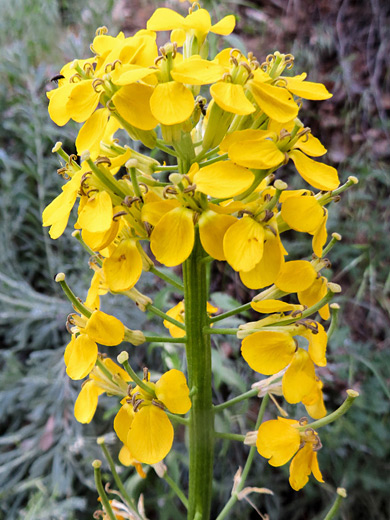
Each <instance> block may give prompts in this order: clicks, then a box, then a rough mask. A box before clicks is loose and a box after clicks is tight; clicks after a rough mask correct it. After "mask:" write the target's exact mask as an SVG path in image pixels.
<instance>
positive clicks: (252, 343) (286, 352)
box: [241, 330, 296, 375]
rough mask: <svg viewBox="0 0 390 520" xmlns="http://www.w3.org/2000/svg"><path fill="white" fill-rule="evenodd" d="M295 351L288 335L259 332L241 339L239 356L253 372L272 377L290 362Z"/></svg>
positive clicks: (294, 346)
mask: <svg viewBox="0 0 390 520" xmlns="http://www.w3.org/2000/svg"><path fill="white" fill-rule="evenodd" d="M295 349H296V345H295V342H294V340H293V338H292V337H291V336H290V334H286V333H285V332H277V331H266V330H261V331H259V332H254V333H253V334H251V335H250V336H247V337H246V338H244V339H243V341H242V345H241V354H242V356H243V358H244V359H245V361H246V362H247V363H248V365H249V366H250V367H251V368H252V369H253V370H256V372H260V374H265V375H272V374H276V373H277V372H279V371H280V370H282V369H283V368H285V367H286V366H287V365H288V364H289V363H290V362H291V359H292V357H293V356H294V352H295Z"/></svg>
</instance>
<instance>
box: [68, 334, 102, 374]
mask: <svg viewBox="0 0 390 520" xmlns="http://www.w3.org/2000/svg"><path fill="white" fill-rule="evenodd" d="M97 355H98V347H97V345H96V343H95V342H94V341H92V339H90V338H89V337H88V336H87V335H86V334H80V335H79V336H77V337H75V336H73V337H72V341H71V342H70V343H69V344H68V346H67V347H66V350H65V354H64V359H65V364H66V373H67V374H68V376H69V377H70V378H71V379H83V378H84V377H85V376H87V375H88V374H89V373H90V371H91V370H92V369H93V367H94V366H95V363H96V358H97Z"/></svg>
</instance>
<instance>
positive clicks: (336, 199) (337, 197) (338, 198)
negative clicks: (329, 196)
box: [333, 195, 341, 202]
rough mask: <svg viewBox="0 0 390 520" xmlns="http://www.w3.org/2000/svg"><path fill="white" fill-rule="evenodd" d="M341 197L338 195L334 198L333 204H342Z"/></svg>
mask: <svg viewBox="0 0 390 520" xmlns="http://www.w3.org/2000/svg"><path fill="white" fill-rule="evenodd" d="M340 200H341V197H340V195H336V197H333V202H340Z"/></svg>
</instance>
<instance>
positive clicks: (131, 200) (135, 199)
mask: <svg viewBox="0 0 390 520" xmlns="http://www.w3.org/2000/svg"><path fill="white" fill-rule="evenodd" d="M134 202H142V199H141V198H140V197H130V195H126V197H125V198H124V199H123V201H122V206H127V207H128V208H131V206H132V204H134Z"/></svg>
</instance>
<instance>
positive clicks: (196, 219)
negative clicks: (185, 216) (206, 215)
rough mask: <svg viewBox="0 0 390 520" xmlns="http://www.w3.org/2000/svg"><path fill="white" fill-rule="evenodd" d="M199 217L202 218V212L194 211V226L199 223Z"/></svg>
mask: <svg viewBox="0 0 390 520" xmlns="http://www.w3.org/2000/svg"><path fill="white" fill-rule="evenodd" d="M199 218H200V213H194V215H193V217H192V221H193V223H194V226H196V224H197V223H198V220H199Z"/></svg>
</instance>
